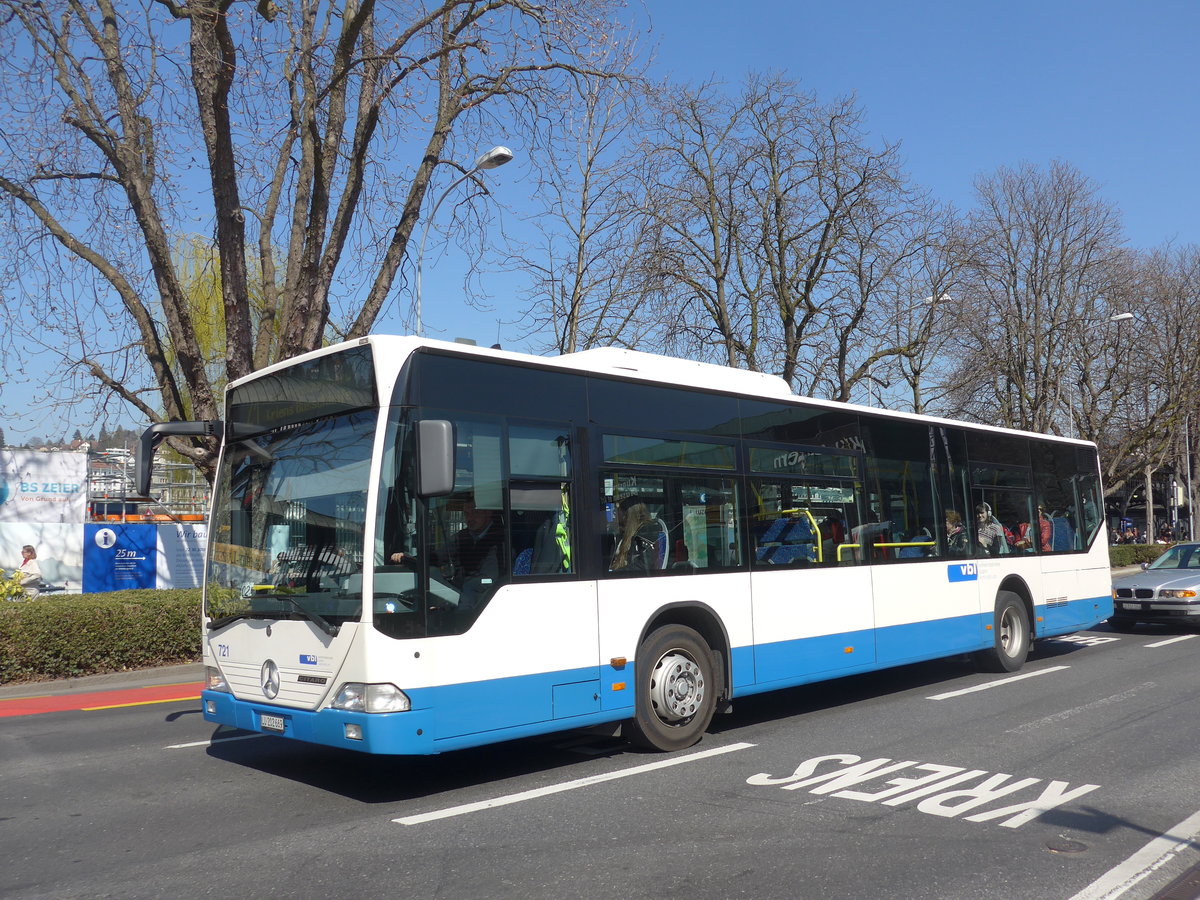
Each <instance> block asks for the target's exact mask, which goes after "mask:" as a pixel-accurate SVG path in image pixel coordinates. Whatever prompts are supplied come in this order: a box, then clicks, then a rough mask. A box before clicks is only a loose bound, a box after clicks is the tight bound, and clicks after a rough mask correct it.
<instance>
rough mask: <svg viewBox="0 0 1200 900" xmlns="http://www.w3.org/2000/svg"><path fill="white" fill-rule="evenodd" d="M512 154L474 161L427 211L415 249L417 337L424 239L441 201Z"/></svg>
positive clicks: (497, 150) (500, 152)
mask: <svg viewBox="0 0 1200 900" xmlns="http://www.w3.org/2000/svg"><path fill="white" fill-rule="evenodd" d="M512 158H513V153H512V151H511V150H509V149H508V148H507V147H499V146H497V147H493V148H492V149H491V150H489V151H488V152H487V153H484V154H483V155H482V156H480V157H479V159H477V160H475V165H474V166H472V167H471V168H470V169H468V170H467V171H466V172H464V173H463V174H462V175H461V176H460V177H458V178H456V179H455V180H454V181H453V182H452V183H451V184H450V186H449V187H448V188H446V190H444V191H442V194H441V196H440V197H438V198H437V201H436V202H435V203H434V204H433V209H431V210H430V211H429V218H428V219H426V220H425V227H424V228H423V229H422V230H421V243H420V244H419V245H418V247H417V297H416V313H417V337H422V336H423V335H424V334H425V329H424V325H423V323H422V319H421V262H422V260H423V259H424V258H425V238H427V237H429V226H430V225H432V224H433V220H434V218H436V217H437V211H438V207H439V206H441V205H442V201H443V200H445V199H446V198H447V197H449V196H450V192H451V191H453V190H454V189H455V188H456V187H458V186H459V185H460V184H462V183H463V182H464V181H466V180H467V179H468V178H470V177H471V176H473V175H475V174H476V173H478V172H486V171H487V170H488V169H496V168H499V167H500V166H502V165H504V164H505V163H507V162H511V161H512ZM483 190H484V193H487V188H484V189H483Z"/></svg>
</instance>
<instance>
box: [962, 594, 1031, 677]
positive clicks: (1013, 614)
mask: <svg viewBox="0 0 1200 900" xmlns="http://www.w3.org/2000/svg"><path fill="white" fill-rule="evenodd" d="M992 631H993V632H994V636H993V642H992V646H991V647H990V648H989V649H987V650H980V651H979V652H977V653H975V654H974V657H975V663H976V665H978V666H979V668H981V669H983V670H984V671H985V672H1016V671H1017V670H1018V669H1020V668H1021V666H1023V665H1025V658H1026V657H1027V656H1029V644H1030V633H1029V613H1028V612H1026V610H1025V602H1024V601H1023V600H1022V599H1021V598H1020V597H1019V596H1018V595H1017V594H1014V593H1013V592H1012V591H1000V592H999V593H998V594H997V595H996V618H995V624H994V625H993V628H992Z"/></svg>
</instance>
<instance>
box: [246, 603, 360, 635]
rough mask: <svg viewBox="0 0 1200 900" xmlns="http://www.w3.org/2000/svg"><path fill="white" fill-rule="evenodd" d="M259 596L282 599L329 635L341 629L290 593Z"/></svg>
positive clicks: (335, 633)
mask: <svg viewBox="0 0 1200 900" xmlns="http://www.w3.org/2000/svg"><path fill="white" fill-rule="evenodd" d="M259 596H261V597H269V598H271V599H272V600H284V601H286V602H288V603H290V604H292V606H294V607H296V611H297V612H298V613H300V615H302V616H304V618H306V619H308V621H310V622H312V623H313V624H314V625H316V626H317V627H318V628H320V629H321V630H322V631H323V632H325V633H326V634H327V635H329V636H330V637H337V633H338V632H339V631H341V630H342V627H341V626H340V625H334V624H332V623H330V622H329V621H327V620H326V619H324V618H323V617H321V616H320V615H318V614H317V613H315V612H313V611H312V610H311V609H309V608H308V607H306V606H305V605H304V604H303V603H301V602H300V601H299V600H297V599H296V598H295V597H293V596H291V595H290V594H260V595H259Z"/></svg>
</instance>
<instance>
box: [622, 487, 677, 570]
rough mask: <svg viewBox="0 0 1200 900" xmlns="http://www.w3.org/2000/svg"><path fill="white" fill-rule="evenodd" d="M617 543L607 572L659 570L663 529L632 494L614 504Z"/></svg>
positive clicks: (662, 551) (644, 505) (663, 553)
mask: <svg viewBox="0 0 1200 900" xmlns="http://www.w3.org/2000/svg"><path fill="white" fill-rule="evenodd" d="M616 524H617V543H616V546H615V547H614V549H613V556H612V563H611V564H610V565H609V567H608V568H609V571H611V572H650V571H653V570H655V569H661V568H662V567H663V566H662V560H663V559H664V558H665V555H666V538H667V532H666V526H665V525H664V524H663V522H662V520H661V519H657V518H655V517H653V516H651V515H650V510H649V508H648V507H647V506H646V503H645V501H644V500H643V499H642V498H641V497H639V496H637V495H636V494H633V495H630V496H628V497H625V498H623V499H622V500H621V501H620V502H619V503H618V504H617V520H616Z"/></svg>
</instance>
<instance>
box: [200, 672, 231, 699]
mask: <svg viewBox="0 0 1200 900" xmlns="http://www.w3.org/2000/svg"><path fill="white" fill-rule="evenodd" d="M204 689H205V690H206V691H224V692H225V693H226V694H228V693H229V692H230V691H229V685H228V684H227V683H226V681H225V676H224V675H222V674H221V670H220V669H218V668H216V667H215V666H205V667H204Z"/></svg>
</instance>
